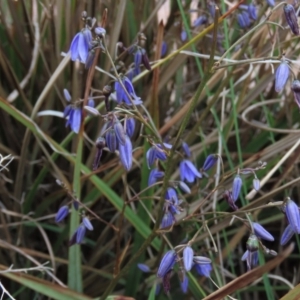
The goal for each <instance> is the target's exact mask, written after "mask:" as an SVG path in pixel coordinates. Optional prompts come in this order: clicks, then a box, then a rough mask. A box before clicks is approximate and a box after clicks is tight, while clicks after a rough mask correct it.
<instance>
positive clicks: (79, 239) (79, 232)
mask: <svg viewBox="0 0 300 300" xmlns="http://www.w3.org/2000/svg"><path fill="white" fill-rule="evenodd" d="M85 233H86V227H85V226H84V224H80V225H79V227H78V229H77V231H76V244H81V243H82V241H83V239H84V236H85Z"/></svg>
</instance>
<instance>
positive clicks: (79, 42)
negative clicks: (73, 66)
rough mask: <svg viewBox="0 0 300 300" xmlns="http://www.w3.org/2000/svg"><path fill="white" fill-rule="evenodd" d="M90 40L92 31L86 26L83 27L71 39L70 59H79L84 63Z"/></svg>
mask: <svg viewBox="0 0 300 300" xmlns="http://www.w3.org/2000/svg"><path fill="white" fill-rule="evenodd" d="M91 41H92V33H91V30H90V29H88V28H83V29H82V30H81V31H80V32H78V33H77V34H76V35H75V37H74V38H73V40H72V43H71V46H70V52H71V59H72V60H73V61H75V60H76V59H79V60H80V61H81V62H83V63H85V62H86V59H87V57H88V55H89V47H90V42H91Z"/></svg>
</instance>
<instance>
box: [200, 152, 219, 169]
mask: <svg viewBox="0 0 300 300" xmlns="http://www.w3.org/2000/svg"><path fill="white" fill-rule="evenodd" d="M217 161H218V156H217V155H215V154H210V155H208V156H207V157H206V159H205V161H204V164H203V167H202V170H203V171H204V172H206V171H208V170H209V169H211V168H212V167H213V166H214V165H215V164H216V162H217Z"/></svg>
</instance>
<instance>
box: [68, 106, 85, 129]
mask: <svg viewBox="0 0 300 300" xmlns="http://www.w3.org/2000/svg"><path fill="white" fill-rule="evenodd" d="M81 115H82V111H81V109H80V108H78V107H77V108H72V109H71V110H70V111H69V112H68V116H67V117H69V118H68V120H67V122H66V127H68V126H69V125H70V128H71V130H72V131H74V132H75V133H78V132H79V130H80V125H81Z"/></svg>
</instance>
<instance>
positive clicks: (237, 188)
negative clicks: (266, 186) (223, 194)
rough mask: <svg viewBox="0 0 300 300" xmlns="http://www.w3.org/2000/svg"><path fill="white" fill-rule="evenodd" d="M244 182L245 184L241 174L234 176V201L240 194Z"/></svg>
mask: <svg viewBox="0 0 300 300" xmlns="http://www.w3.org/2000/svg"><path fill="white" fill-rule="evenodd" d="M242 184H243V181H242V178H241V176H240V175H236V176H235V177H234V180H233V184H232V197H233V200H234V201H236V200H237V199H238V197H239V195H240V192H241V188H242Z"/></svg>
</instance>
